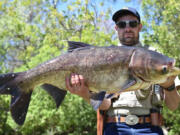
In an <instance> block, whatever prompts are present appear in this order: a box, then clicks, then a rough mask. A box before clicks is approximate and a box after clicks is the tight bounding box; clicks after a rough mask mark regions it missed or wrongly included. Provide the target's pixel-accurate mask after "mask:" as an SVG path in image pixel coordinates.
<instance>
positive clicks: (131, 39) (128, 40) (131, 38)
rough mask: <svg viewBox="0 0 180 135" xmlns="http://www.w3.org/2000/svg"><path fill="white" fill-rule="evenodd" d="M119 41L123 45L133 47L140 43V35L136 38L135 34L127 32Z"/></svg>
mask: <svg viewBox="0 0 180 135" xmlns="http://www.w3.org/2000/svg"><path fill="white" fill-rule="evenodd" d="M128 34H129V35H128ZM119 40H120V42H121V43H122V44H123V45H128V46H133V45H135V44H137V43H138V42H139V34H138V35H137V37H136V36H135V34H134V33H133V32H125V33H123V35H122V37H119Z"/></svg>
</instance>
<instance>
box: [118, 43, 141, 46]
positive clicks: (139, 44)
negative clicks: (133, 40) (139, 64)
mask: <svg viewBox="0 0 180 135" xmlns="http://www.w3.org/2000/svg"><path fill="white" fill-rule="evenodd" d="M118 46H127V45H123V44H121V43H119V44H118ZM133 47H142V44H141V42H138V43H137V44H135V45H133Z"/></svg>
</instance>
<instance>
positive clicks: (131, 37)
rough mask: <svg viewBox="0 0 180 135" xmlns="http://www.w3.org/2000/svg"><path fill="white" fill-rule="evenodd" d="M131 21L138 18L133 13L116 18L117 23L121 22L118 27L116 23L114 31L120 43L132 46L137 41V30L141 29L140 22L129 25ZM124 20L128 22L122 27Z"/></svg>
mask: <svg viewBox="0 0 180 135" xmlns="http://www.w3.org/2000/svg"><path fill="white" fill-rule="evenodd" d="M131 21H135V22H136V21H137V22H139V21H138V19H137V18H136V17H135V16H133V15H125V16H122V17H120V18H119V19H118V21H117V23H118V22H119V23H121V25H120V27H119V26H118V25H116V26H115V29H116V31H117V32H118V37H119V40H120V42H121V43H122V44H124V45H128V46H133V45H135V44H137V43H138V42H139V32H140V31H141V29H142V24H137V26H136V25H134V26H133V27H131V26H132V25H131V24H130V22H131ZM124 22H129V25H127V23H126V25H125V26H124V27H122V26H123V25H122V24H123V23H124Z"/></svg>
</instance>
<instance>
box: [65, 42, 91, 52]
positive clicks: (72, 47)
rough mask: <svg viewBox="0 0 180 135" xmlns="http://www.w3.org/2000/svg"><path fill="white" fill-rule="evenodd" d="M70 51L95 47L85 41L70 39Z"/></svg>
mask: <svg viewBox="0 0 180 135" xmlns="http://www.w3.org/2000/svg"><path fill="white" fill-rule="evenodd" d="M68 46H69V48H68V52H72V51H74V50H75V49H76V50H77V48H78V49H89V48H90V47H93V46H92V45H89V44H86V43H83V42H75V41H68Z"/></svg>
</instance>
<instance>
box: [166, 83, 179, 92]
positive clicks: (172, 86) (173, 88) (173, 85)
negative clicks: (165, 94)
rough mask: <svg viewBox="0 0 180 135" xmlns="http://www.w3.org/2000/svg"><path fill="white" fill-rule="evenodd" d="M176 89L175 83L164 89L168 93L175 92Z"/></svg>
mask: <svg viewBox="0 0 180 135" xmlns="http://www.w3.org/2000/svg"><path fill="white" fill-rule="evenodd" d="M163 88H164V87H163ZM175 88H176V86H175V83H173V84H172V85H171V86H169V87H168V88H164V89H165V90H167V91H173V90H175Z"/></svg>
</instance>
